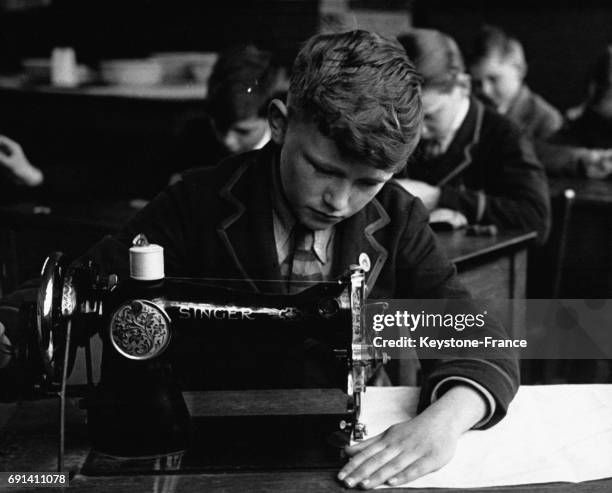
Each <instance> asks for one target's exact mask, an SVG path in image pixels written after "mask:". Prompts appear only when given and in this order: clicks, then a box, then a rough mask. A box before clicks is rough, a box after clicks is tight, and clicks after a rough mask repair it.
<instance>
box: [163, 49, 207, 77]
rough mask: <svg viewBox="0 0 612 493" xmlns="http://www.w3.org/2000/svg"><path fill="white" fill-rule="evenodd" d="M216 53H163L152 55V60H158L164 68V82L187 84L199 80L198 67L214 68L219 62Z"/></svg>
mask: <svg viewBox="0 0 612 493" xmlns="http://www.w3.org/2000/svg"><path fill="white" fill-rule="evenodd" d="M217 58H218V55H217V54H216V53H205V52H189V51H187V52H176V53H174V52H161V53H154V54H153V55H151V59H152V60H157V61H158V62H160V63H161V64H162V66H163V67H164V80H165V81H167V82H185V81H188V80H192V79H195V80H198V81H201V79H199V78H198V77H196V74H195V71H196V70H197V68H198V67H202V66H210V67H211V68H212V66H213V65H214V64H215V62H216V61H217Z"/></svg>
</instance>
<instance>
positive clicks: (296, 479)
mask: <svg viewBox="0 0 612 493" xmlns="http://www.w3.org/2000/svg"><path fill="white" fill-rule="evenodd" d="M277 392H279V393H282V392H285V391H277ZM301 392H302V394H303V392H304V391H301ZM270 395H271V394H270V393H268V395H267V396H268V397H270ZM220 398H223V396H220V395H219V394H218V393H217V395H216V397H215V399H216V401H215V402H217V403H218V402H219V399H220ZM271 398H272V400H274V401H276V402H278V401H279V400H280V401H282V399H278V398H277V397H274V396H272V397H271ZM312 398H313V399H314V401H313V403H315V404H316V405H317V406H321V403H320V400H321V393H320V391H316V390H315V391H314V393H313V394H312ZM305 399H306V400H308V397H307V396H306V394H303V395H301V396H300V399H299V401H300V402H301V403H302V404H304V403H305V402H306V401H305ZM187 400H188V401H190V402H191V403H192V404H193V402H195V401H197V399H195V398H193V396H192V397H189V396H188V398H187ZM260 400H261V399H260ZM209 401H210V400H209ZM260 404H261V402H260ZM275 405H276V404H275ZM13 410H14V412H13V415H12V417H11V418H10V419H9V420H8V422H7V423H6V424H5V426H4V427H3V428H2V430H0V451H2V453H0V470H2V471H8V472H20V471H53V470H54V467H55V465H56V462H55V460H56V455H55V454H56V443H57V436H56V429H57V422H56V418H57V399H46V400H39V401H29V402H23V403H21V404H18V405H16V406H14V408H13ZM67 430H68V431H67V433H68V435H67V455H66V461H65V464H66V468H65V469H67V470H69V471H70V473H71V475H72V478H71V480H70V491H87V492H103V493H114V492H121V493H124V492H126V491H130V492H132V493H141V492H165V493H173V492H201V491H206V492H215V491H223V492H228V493H231V492H236V493H244V492H245V491H249V492H251V491H253V492H258V491H260V492H283V493H284V492H289V493H291V492H296V493H298V492H299V493H302V492H341V491H348V490H347V489H346V488H344V487H343V486H342V485H341V484H340V483H339V482H338V481H337V480H336V479H335V475H336V471H335V470H311V471H308V470H307V471H274V472H271V471H262V472H239V473H208V474H172V475H162V474H157V475H156V474H151V475H115V476H106V477H104V476H95V477H94V476H85V475H83V474H81V473H80V468H81V466H82V465H83V462H84V459H85V457H86V455H87V453H88V451H89V447H88V444H87V438H86V426H85V412H84V411H83V410H82V409H79V407H78V403H77V400H76V399H69V401H68V406H67ZM611 490H612V479H604V480H598V481H588V482H583V483H578V484H573V483H548V484H540V485H523V486H512V487H499V488H485V489H477V490H476V489H475V490H461V491H481V492H482V491H496V492H502V493H517V492H520V493H536V492H537V493H544V492H545V493H553V492H554V493H570V492H571V493H576V492H578V493H604V492H609V491H611ZM15 491H19V490H18V489H16V490H15ZM388 491H397V492H399V491H411V492H415V493H419V492H430V491H434V490H432V489H410V490H404V489H401V488H394V489H390V490H388ZM435 491H436V492H440V493H443V492H455V491H459V490H456V489H446V488H444V489H435Z"/></svg>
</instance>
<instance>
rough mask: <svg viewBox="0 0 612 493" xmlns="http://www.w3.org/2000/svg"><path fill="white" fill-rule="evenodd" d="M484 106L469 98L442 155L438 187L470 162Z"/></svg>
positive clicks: (446, 182)
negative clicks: (457, 127) (451, 138)
mask: <svg viewBox="0 0 612 493" xmlns="http://www.w3.org/2000/svg"><path fill="white" fill-rule="evenodd" d="M483 115H484V106H483V105H482V104H481V103H479V102H478V101H476V100H475V99H470V109H469V110H468V113H467V115H466V117H465V120H464V121H463V123H462V124H461V127H459V130H458V131H457V134H456V135H455V138H454V139H453V141H452V142H451V145H450V147H449V148H448V151H447V152H446V153H445V154H444V155H443V156H442V160H443V162H444V165H445V166H441V167H440V172H439V174H438V176H439V178H438V179H437V180H436V181H435V184H436V185H437V186H439V187H441V186H444V185H446V184H448V183H450V182H451V181H452V180H453V178H455V177H456V176H458V175H459V174H460V173H461V172H462V171H463V170H465V168H467V167H468V166H469V165H470V164H472V161H473V157H472V147H474V146H475V145H476V144H477V143H478V142H479V141H480V132H481V128H482V118H483Z"/></svg>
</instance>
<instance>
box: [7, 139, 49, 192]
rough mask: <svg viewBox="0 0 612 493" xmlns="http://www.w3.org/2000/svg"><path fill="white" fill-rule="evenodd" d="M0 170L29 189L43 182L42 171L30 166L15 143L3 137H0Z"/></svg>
mask: <svg viewBox="0 0 612 493" xmlns="http://www.w3.org/2000/svg"><path fill="white" fill-rule="evenodd" d="M0 168H4V169H6V170H7V171H8V172H9V173H10V175H11V177H12V178H13V179H14V180H16V181H17V182H18V183H23V184H24V185H27V186H29V187H36V186H38V185H40V184H41V183H42V182H43V174H42V171H40V170H39V169H38V168H36V167H35V166H32V164H30V161H28V158H27V157H26V155H25V153H24V152H23V149H22V148H21V146H20V145H19V144H18V143H17V142H15V141H14V140H11V139H9V138H8V137H6V136H4V135H0Z"/></svg>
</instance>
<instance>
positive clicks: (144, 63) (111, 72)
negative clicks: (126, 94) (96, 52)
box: [100, 59, 163, 86]
mask: <svg viewBox="0 0 612 493" xmlns="http://www.w3.org/2000/svg"><path fill="white" fill-rule="evenodd" d="M100 72H101V74H102V79H103V80H104V82H106V83H107V84H113V85H119V86H154V85H156V84H159V83H160V82H161V81H162V77H163V67H162V65H161V64H160V63H159V62H158V61H157V60H151V59H139V60H105V61H103V62H101V63H100Z"/></svg>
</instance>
